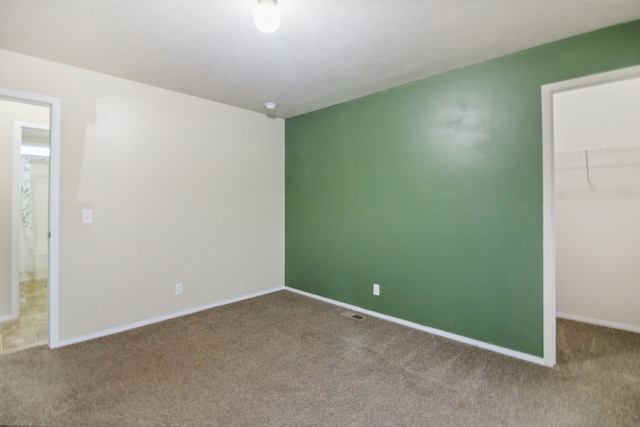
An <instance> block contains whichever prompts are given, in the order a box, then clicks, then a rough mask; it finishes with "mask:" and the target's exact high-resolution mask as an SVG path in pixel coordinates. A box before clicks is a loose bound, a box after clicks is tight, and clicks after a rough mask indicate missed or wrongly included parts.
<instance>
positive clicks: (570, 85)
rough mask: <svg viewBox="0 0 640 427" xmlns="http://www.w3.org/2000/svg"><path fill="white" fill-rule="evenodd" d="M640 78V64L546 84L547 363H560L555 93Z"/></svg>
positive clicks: (545, 281) (544, 253) (545, 321)
mask: <svg viewBox="0 0 640 427" xmlns="http://www.w3.org/2000/svg"><path fill="white" fill-rule="evenodd" d="M637 77H640V66H633V67H628V68H622V69H619V70H613V71H606V72H603V73H598V74H592V75H589V76H584V77H579V78H576V79H571V80H565V81H561V82H557V83H551V84H547V85H543V86H542V88H541V92H542V216H543V219H542V228H543V233H542V234H543V237H542V240H543V243H542V245H543V297H542V299H543V319H544V322H543V323H544V330H543V334H544V335H543V340H544V344H543V345H544V364H545V365H547V366H554V365H555V364H556V230H555V227H556V224H555V164H554V142H553V96H554V95H555V94H556V93H560V92H564V91H568V90H575V89H580V88H585V87H589V86H595V85H600V84H604V83H611V82H615V81H620V80H627V79H632V78H637Z"/></svg>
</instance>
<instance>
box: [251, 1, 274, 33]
mask: <svg viewBox="0 0 640 427" xmlns="http://www.w3.org/2000/svg"><path fill="white" fill-rule="evenodd" d="M277 4H278V2H277V1H276V0H258V7H257V8H256V11H255V12H254V13H253V21H254V22H255V23H256V27H258V29H259V30H260V31H262V32H263V33H273V32H274V31H275V30H277V29H278V27H279V26H280V12H279V11H278V8H277V7H276V5H277Z"/></svg>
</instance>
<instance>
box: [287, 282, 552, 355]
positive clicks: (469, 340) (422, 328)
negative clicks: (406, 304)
mask: <svg viewBox="0 0 640 427" xmlns="http://www.w3.org/2000/svg"><path fill="white" fill-rule="evenodd" d="M285 289H286V290H287V291H290V292H295V293H297V294H300V295H304V296H307V297H311V298H315V299H317V300H320V301H324V302H327V303H329V304H333V305H337V306H340V307H344V308H348V309H349V310H353V311H357V312H359V313H364V314H366V315H368V316H372V317H377V318H379V319H384V320H387V321H389V322H393V323H398V324H400V325H403V326H407V327H409V328H413V329H417V330H419V331H422V332H427V333H429V334H433V335H438V336H440V337H444V338H448V339H450V340H453V341H458V342H461V343H464V344H469V345H472V346H474V347H479V348H482V349H485V350H490V351H493V352H495V353H500V354H503V355H505V356H509V357H513V358H516V359H520V360H524V361H527V362H531V363H535V364H538V365H544V366H546V365H545V363H544V359H543V358H542V357H538V356H533V355H531V354H527V353H522V352H519V351H516V350H511V349H508V348H505V347H500V346H497V345H493V344H489V343H486V342H483V341H478V340H474V339H472V338H467V337H464V336H462V335H457V334H452V333H451V332H446V331H441V330H440V329H435V328H430V327H428V326H424V325H420V324H418V323H414V322H409V321H407V320H404V319H399V318H397V317H393V316H388V315H386V314H382V313H378V312H376V311H371V310H367V309H366V308H361V307H358V306H355V305H351V304H346V303H344V302H340V301H336V300H332V299H330V298H325V297H321V296H319V295H315V294H312V293H309V292H305V291H301V290H299V289H294V288H290V287H288V286H285Z"/></svg>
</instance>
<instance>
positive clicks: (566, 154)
mask: <svg viewBox="0 0 640 427" xmlns="http://www.w3.org/2000/svg"><path fill="white" fill-rule="evenodd" d="M554 158H555V169H557V170H558V169H583V168H584V169H585V171H586V175H587V181H589V182H591V180H590V176H589V171H590V169H592V168H606V167H621V166H640V144H638V145H620V146H611V147H600V148H586V149H579V150H566V151H556V152H555V153H554Z"/></svg>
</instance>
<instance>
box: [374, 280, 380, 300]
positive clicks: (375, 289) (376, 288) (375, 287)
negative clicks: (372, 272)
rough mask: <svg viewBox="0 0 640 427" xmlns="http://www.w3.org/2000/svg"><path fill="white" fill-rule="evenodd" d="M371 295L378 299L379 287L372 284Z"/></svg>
mask: <svg viewBox="0 0 640 427" xmlns="http://www.w3.org/2000/svg"><path fill="white" fill-rule="evenodd" d="M373 295H375V296H377V297H379V296H380V285H378V284H377V283H374V284H373Z"/></svg>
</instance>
